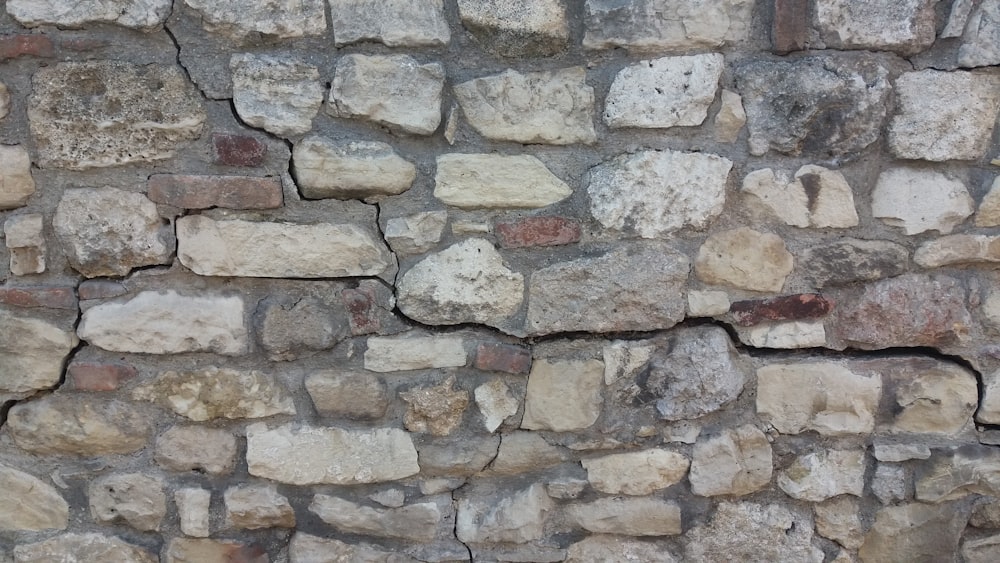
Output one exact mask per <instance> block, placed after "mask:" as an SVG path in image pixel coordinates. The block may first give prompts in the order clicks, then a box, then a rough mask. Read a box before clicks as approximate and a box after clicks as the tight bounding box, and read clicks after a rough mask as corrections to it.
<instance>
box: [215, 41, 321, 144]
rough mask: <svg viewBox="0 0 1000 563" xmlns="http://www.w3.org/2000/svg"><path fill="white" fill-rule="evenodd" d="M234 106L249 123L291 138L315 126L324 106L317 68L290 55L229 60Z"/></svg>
mask: <svg viewBox="0 0 1000 563" xmlns="http://www.w3.org/2000/svg"><path fill="white" fill-rule="evenodd" d="M229 68H230V70H231V71H232V75H233V106H234V107H235V108H236V113H238V114H239V116H240V118H241V119H242V120H243V121H245V122H246V123H247V124H248V125H251V126H253V127H260V128H262V129H264V130H265V131H269V132H271V133H274V134H275V135H281V136H283V137H288V136H292V135H301V134H303V133H306V132H308V131H309V129H311V128H312V120H313V118H314V117H316V114H317V113H319V108H320V106H322V105H323V86H322V84H321V83H320V80H319V71H318V70H317V69H316V67H314V66H311V65H308V64H305V63H303V62H301V61H298V60H296V59H293V58H289V57H280V56H271V55H254V54H241V55H233V57H232V59H231V60H230V61H229Z"/></svg>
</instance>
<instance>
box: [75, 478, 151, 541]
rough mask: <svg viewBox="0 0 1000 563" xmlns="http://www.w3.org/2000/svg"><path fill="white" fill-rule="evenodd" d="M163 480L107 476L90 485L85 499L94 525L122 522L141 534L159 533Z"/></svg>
mask: <svg viewBox="0 0 1000 563" xmlns="http://www.w3.org/2000/svg"><path fill="white" fill-rule="evenodd" d="M163 484H164V483H163V480H162V479H159V478H157V477H151V476H149V475H144V474H142V473H121V474H113V475H108V476H107V477H103V478H101V479H99V480H97V481H94V482H92V483H90V487H89V489H88V490H87V497H88V498H89V500H90V515H91V516H92V517H93V519H94V521H95V522H100V523H105V524H114V523H117V522H121V521H123V522H125V523H127V524H128V525H129V526H132V527H133V528H135V529H137V530H141V531H144V532H154V531H159V529H160V523H161V522H163V518H164V516H166V514H167V495H166V494H164V492H163Z"/></svg>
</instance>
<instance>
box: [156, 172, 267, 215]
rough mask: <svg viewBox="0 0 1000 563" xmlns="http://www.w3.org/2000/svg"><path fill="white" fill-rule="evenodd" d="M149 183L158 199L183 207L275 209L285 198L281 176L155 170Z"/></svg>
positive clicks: (157, 200)
mask: <svg viewBox="0 0 1000 563" xmlns="http://www.w3.org/2000/svg"><path fill="white" fill-rule="evenodd" d="M147 187H148V191H149V193H148V196H149V199H151V200H153V201H154V202H155V203H163V204H167V205H173V206H174V207H180V208H183V209H208V208H210V207H228V208H229V209H274V208H276V207H281V202H282V196H281V181H280V180H279V179H278V178H257V177H252V176H194V175H185V174H155V175H153V176H150V178H149V182H148V183H147Z"/></svg>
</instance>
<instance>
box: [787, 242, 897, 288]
mask: <svg viewBox="0 0 1000 563" xmlns="http://www.w3.org/2000/svg"><path fill="white" fill-rule="evenodd" d="M909 256H910V253H909V251H908V250H907V249H906V247H904V246H902V245H899V244H896V243H894V242H889V241H884V240H860V239H852V238H842V239H839V240H836V241H831V242H825V243H820V244H816V245H810V246H809V248H807V249H806V250H805V251H804V252H803V253H802V255H801V257H800V258H799V260H798V262H799V264H800V266H801V267H802V268H803V269H804V271H803V275H804V276H805V277H806V278H807V279H808V280H809V281H810V283H812V284H813V285H815V287H816V288H817V289H822V288H824V287H826V286H839V285H846V284H850V283H854V282H859V281H875V280H879V279H882V278H891V277H894V276H898V275H900V274H902V273H904V272H905V271H906V269H907V264H908V263H909Z"/></svg>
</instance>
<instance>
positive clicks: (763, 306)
mask: <svg viewBox="0 0 1000 563" xmlns="http://www.w3.org/2000/svg"><path fill="white" fill-rule="evenodd" d="M832 310H833V301H830V300H829V299H827V298H826V297H823V296H822V295H820V294H818V293H799V294H796V295H783V296H781V297H772V298H770V299H754V300H749V301H737V302H735V303H733V304H732V305H731V306H730V307H729V312H730V313H732V315H733V319H734V320H735V321H736V324H738V325H740V326H753V325H756V324H759V323H761V322H763V321H799V320H806V319H818V318H820V317H825V316H826V315H828V314H830V311H832Z"/></svg>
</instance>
